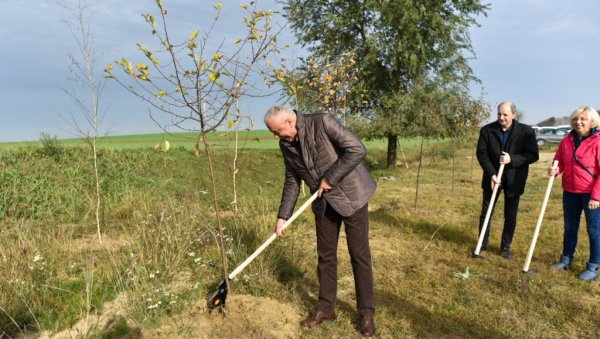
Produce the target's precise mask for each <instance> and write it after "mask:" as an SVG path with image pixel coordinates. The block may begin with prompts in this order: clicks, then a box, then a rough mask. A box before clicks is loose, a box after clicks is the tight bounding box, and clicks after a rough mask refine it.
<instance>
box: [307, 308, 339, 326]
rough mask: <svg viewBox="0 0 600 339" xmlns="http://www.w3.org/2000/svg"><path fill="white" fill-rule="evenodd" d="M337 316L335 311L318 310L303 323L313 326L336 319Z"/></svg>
mask: <svg viewBox="0 0 600 339" xmlns="http://www.w3.org/2000/svg"><path fill="white" fill-rule="evenodd" d="M335 318H336V315H335V312H325V311H317V313H316V314H315V315H314V316H313V317H312V318H308V319H306V320H304V321H303V322H302V323H301V324H302V326H304V327H308V328H313V327H315V326H318V325H320V324H321V323H322V322H324V321H326V320H335Z"/></svg>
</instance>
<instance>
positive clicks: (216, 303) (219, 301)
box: [207, 191, 319, 310]
mask: <svg viewBox="0 0 600 339" xmlns="http://www.w3.org/2000/svg"><path fill="white" fill-rule="evenodd" d="M318 196H319V191H317V192H315V194H313V195H312V196H311V197H310V198H308V200H306V202H305V203H304V204H302V206H300V208H299V209H298V210H297V211H296V212H295V213H294V214H293V215H292V216H291V217H290V218H289V219H288V220H287V221H286V222H285V223H284V224H283V225H282V226H281V229H282V230H284V229H286V228H287V227H288V226H289V225H290V224H291V223H292V222H293V221H294V220H295V219H296V218H297V217H298V216H299V215H300V214H302V212H304V210H305V209H306V208H307V207H308V206H310V204H311V203H312V202H313V201H315V199H317V197H318ZM276 238H277V233H273V234H272V235H271V236H270V237H269V239H267V241H265V242H264V243H263V244H262V245H260V247H259V248H257V249H256V251H254V253H252V254H251V255H250V256H249V257H248V258H247V259H246V260H244V262H243V263H241V264H240V265H239V266H238V267H237V268H236V269H235V270H233V271H232V272H231V273H229V276H228V277H227V280H233V279H234V278H235V277H236V276H237V275H238V274H239V273H240V272H241V271H242V270H243V269H244V268H246V266H248V265H249V264H250V263H251V262H252V261H253V260H254V259H256V257H257V256H258V255H259V254H260V253H261V252H262V251H264V250H265V248H267V246H269V245H270V244H271V243H272V242H273V241H274V240H275V239H276ZM227 280H223V282H222V283H221V284H220V285H219V287H218V288H217V291H216V292H215V293H214V294H213V295H212V296H211V297H210V298H208V300H207V306H208V309H209V310H212V309H214V308H217V307H222V306H223V305H225V302H226V301H227V292H228V291H227Z"/></svg>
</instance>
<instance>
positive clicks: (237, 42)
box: [233, 38, 242, 44]
mask: <svg viewBox="0 0 600 339" xmlns="http://www.w3.org/2000/svg"><path fill="white" fill-rule="evenodd" d="M241 41H242V39H240V38H237V39H235V41H234V42H233V43H234V44H239V43H240V42H241Z"/></svg>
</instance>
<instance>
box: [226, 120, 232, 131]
mask: <svg viewBox="0 0 600 339" xmlns="http://www.w3.org/2000/svg"><path fill="white" fill-rule="evenodd" d="M231 127H233V120H231V119H229V122H228V127H227V128H229V129H231Z"/></svg>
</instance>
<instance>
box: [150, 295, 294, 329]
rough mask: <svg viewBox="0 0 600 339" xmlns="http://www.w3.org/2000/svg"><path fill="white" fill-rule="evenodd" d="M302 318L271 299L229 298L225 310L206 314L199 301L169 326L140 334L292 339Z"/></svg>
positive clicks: (242, 296) (292, 309)
mask: <svg viewBox="0 0 600 339" xmlns="http://www.w3.org/2000/svg"><path fill="white" fill-rule="evenodd" d="M301 320H302V317H301V315H300V314H299V313H298V311H297V310H296V309H294V308H293V307H291V306H289V305H286V304H282V303H280V302H278V301H276V300H273V299H270V298H262V297H253V296H248V295H233V296H230V297H229V299H228V302H227V311H226V312H225V313H221V312H219V311H218V310H215V311H213V312H211V313H208V312H207V310H206V301H204V300H200V301H198V302H197V303H196V304H195V305H194V306H193V307H191V308H190V310H189V311H188V312H185V313H184V314H181V315H177V316H175V317H172V318H171V323H169V324H166V325H163V326H162V327H160V328H158V329H155V330H152V331H143V332H142V334H143V336H144V337H148V338H160V337H163V338H167V337H168V338H244V337H245V338H248V337H252V338H294V337H297V336H298V334H299V332H300V325H299V324H300V321H301Z"/></svg>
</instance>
